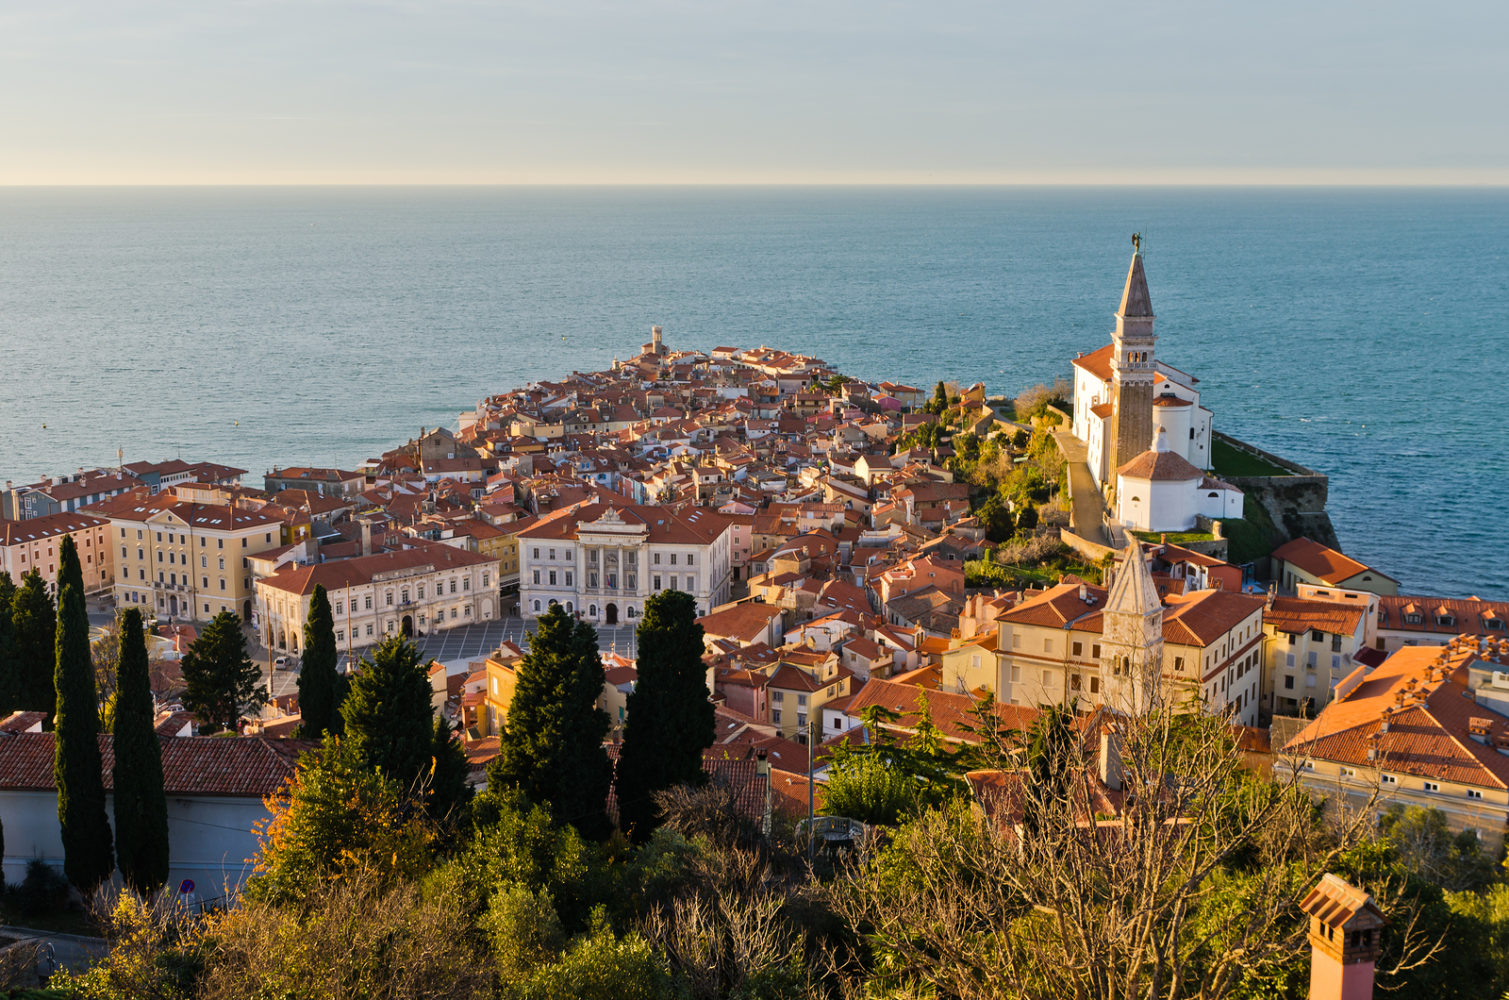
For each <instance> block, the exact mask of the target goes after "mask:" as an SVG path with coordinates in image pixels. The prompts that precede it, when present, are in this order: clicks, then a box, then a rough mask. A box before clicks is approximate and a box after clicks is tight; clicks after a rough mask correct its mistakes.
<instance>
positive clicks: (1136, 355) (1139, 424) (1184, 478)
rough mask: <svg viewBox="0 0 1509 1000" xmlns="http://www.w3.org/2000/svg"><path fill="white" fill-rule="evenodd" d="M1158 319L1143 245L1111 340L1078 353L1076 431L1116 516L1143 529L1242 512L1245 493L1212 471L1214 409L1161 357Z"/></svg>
mask: <svg viewBox="0 0 1509 1000" xmlns="http://www.w3.org/2000/svg"><path fill="white" fill-rule="evenodd" d="M1134 242H1136V241H1135V240H1134ZM1153 321H1154V316H1153V305H1152V298H1151V296H1150V295H1149V294H1148V288H1147V274H1146V272H1145V271H1144V268H1143V262H1142V251H1141V248H1140V246H1139V247H1138V249H1137V251H1136V252H1134V253H1133V254H1132V263H1131V266H1130V267H1128V269H1127V277H1126V285H1125V287H1124V288H1123V289H1122V293H1121V304H1120V306H1119V307H1118V308H1117V310H1116V328H1115V330H1113V331H1112V333H1111V342H1110V343H1109V344H1107V345H1106V346H1104V347H1102V348H1101V349H1100V350H1098V351H1095V352H1093V353H1091V354H1082V355H1080V356H1079V357H1077V358H1075V359H1074V417H1073V425H1072V428H1071V430H1072V432H1073V434H1074V436H1075V437H1077V438H1079V439H1080V440H1081V441H1083V442H1084V443H1085V448H1086V451H1087V452H1088V461H1089V466H1090V474H1091V475H1092V476H1093V477H1094V478H1095V482H1096V484H1097V485H1098V486H1099V487H1100V490H1101V493H1102V494H1103V495H1104V496H1105V497H1106V499H1107V502H1108V503H1109V504H1110V506H1111V509H1112V510H1113V511H1114V512H1115V516H1116V519H1117V520H1118V521H1120V522H1121V523H1122V524H1124V525H1126V526H1127V527H1129V528H1132V529H1135V530H1139V531H1188V530H1190V529H1191V528H1193V527H1194V526H1195V523H1196V519H1197V518H1198V517H1200V516H1205V517H1210V518H1239V517H1241V516H1242V492H1241V491H1240V490H1238V489H1237V488H1236V487H1234V486H1232V485H1231V484H1229V483H1225V482H1222V481H1221V480H1219V479H1217V478H1215V477H1214V476H1211V475H1210V474H1209V472H1208V470H1209V469H1210V465H1211V461H1210V455H1211V417H1212V414H1211V411H1210V410H1208V409H1206V408H1205V407H1204V406H1202V405H1200V390H1199V389H1197V388H1196V385H1197V384H1198V383H1199V380H1198V379H1196V378H1195V377H1194V376H1193V375H1190V374H1189V373H1187V372H1183V371H1180V370H1179V369H1177V368H1175V367H1173V366H1172V365H1170V364H1168V363H1167V362H1164V361H1162V360H1160V359H1159V358H1158V356H1157V336H1156V335H1155V333H1154V331H1153Z"/></svg>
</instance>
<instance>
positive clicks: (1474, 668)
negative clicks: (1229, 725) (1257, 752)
mask: <svg viewBox="0 0 1509 1000" xmlns="http://www.w3.org/2000/svg"><path fill="white" fill-rule="evenodd" d="M1506 671H1509V644H1504V645H1499V644H1497V643H1495V644H1493V645H1492V646H1491V647H1490V648H1488V649H1486V650H1485V649H1484V648H1483V647H1482V646H1480V645H1479V642H1478V641H1477V640H1472V641H1470V642H1469V641H1463V640H1457V641H1454V642H1452V643H1451V644H1449V645H1448V646H1446V647H1444V648H1443V647H1440V646H1407V647H1405V648H1403V649H1401V650H1399V651H1397V652H1395V653H1394V654H1393V655H1392V656H1390V657H1389V658H1388V659H1387V660H1385V661H1384V662H1383V663H1382V664H1381V665H1380V666H1378V667H1376V668H1374V669H1371V670H1369V669H1368V668H1366V667H1358V668H1357V669H1356V670H1354V671H1353V672H1352V673H1351V674H1349V675H1348V676H1347V678H1346V679H1345V680H1344V681H1343V682H1342V684H1341V686H1340V687H1339V688H1338V689H1337V692H1336V698H1335V700H1334V701H1333V702H1332V703H1331V704H1330V705H1329V706H1328V707H1327V708H1326V709H1325V710H1324V711H1322V712H1321V713H1320V715H1319V716H1317V717H1316V718H1315V719H1314V720H1313V721H1312V722H1311V723H1310V724H1309V725H1308V726H1306V727H1305V728H1304V729H1303V730H1301V731H1300V733H1299V734H1298V735H1297V736H1295V737H1294V738H1293V739H1292V740H1290V741H1289V743H1288V744H1287V745H1286V746H1284V747H1283V754H1282V756H1280V757H1279V759H1278V761H1277V762H1275V765H1274V769H1275V772H1276V773H1280V774H1283V773H1289V774H1292V773H1296V772H1297V773H1298V775H1299V780H1300V782H1301V784H1303V785H1304V786H1305V787H1306V788H1308V789H1309V790H1311V791H1312V792H1314V793H1315V794H1316V795H1317V796H1323V797H1324V798H1325V799H1326V801H1327V803H1328V805H1329V806H1330V807H1331V808H1332V809H1340V808H1347V807H1350V808H1352V809H1360V808H1364V807H1366V808H1368V809H1370V810H1373V811H1374V812H1375V813H1377V814H1382V813H1383V812H1384V811H1386V810H1387V809H1388V808H1389V807H1391V806H1394V805H1400V806H1404V807H1409V806H1420V807H1422V808H1426V809H1439V810H1440V811H1441V812H1442V813H1444V814H1445V816H1446V821H1447V824H1448V825H1449V826H1450V828H1451V829H1453V830H1458V831H1460V830H1474V831H1476V832H1477V834H1478V836H1479V838H1481V839H1482V841H1483V842H1484V845H1485V846H1486V847H1487V848H1488V849H1489V850H1494V849H1496V848H1498V846H1499V845H1500V844H1502V843H1503V840H1504V832H1505V826H1506V824H1509V756H1506V754H1509V715H1506V713H1509V672H1506Z"/></svg>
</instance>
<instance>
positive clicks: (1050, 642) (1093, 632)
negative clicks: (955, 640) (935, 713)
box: [943, 541, 1263, 725]
mask: <svg viewBox="0 0 1509 1000" xmlns="http://www.w3.org/2000/svg"><path fill="white" fill-rule="evenodd" d="M1136 545H1137V543H1136V542H1135V541H1133V542H1131V543H1130V546H1136ZM1262 624H1263V600H1262V598H1260V597H1254V596H1251V595H1247V594H1235V593H1231V592H1228V591H1222V590H1203V591H1196V592H1194V593H1192V594H1184V595H1171V596H1169V597H1168V598H1167V603H1166V604H1165V603H1163V602H1161V601H1160V600H1159V598H1158V593H1157V588H1156V587H1155V586H1154V584H1153V580H1152V574H1151V572H1150V571H1149V569H1148V567H1147V563H1146V560H1145V559H1144V558H1143V556H1142V554H1141V552H1140V549H1133V548H1131V547H1129V549H1128V551H1127V552H1126V553H1123V556H1122V563H1121V568H1120V569H1119V570H1118V571H1117V572H1116V577H1115V579H1114V580H1113V582H1112V585H1111V588H1110V589H1109V591H1108V590H1105V589H1103V588H1100V587H1095V586H1090V585H1088V584H1079V583H1060V584H1059V585H1058V586H1056V587H1053V588H1051V589H1050V590H1048V591H1046V592H1044V593H1043V594H1041V595H1039V596H1037V597H1035V598H1032V599H1031V600H1028V601H1024V602H1023V603H1022V604H1019V605H1017V606H1016V607H1014V608H1012V609H1011V610H1010V611H1008V612H1006V613H1004V614H1002V615H1001V616H1000V617H999V620H998V622H997V636H996V663H995V668H996V674H995V677H994V679H993V683H990V684H986V683H982V682H983V681H984V680H985V678H984V677H983V676H982V675H981V673H980V672H979V671H978V669H977V668H974V666H973V659H972V654H964V655H963V656H949V657H947V658H946V659H945V673H944V677H943V685H944V688H945V690H949V691H958V690H974V689H975V688H978V687H988V688H989V689H990V690H992V691H993V692H994V693H995V697H996V701H998V702H1000V703H1003V704H1011V705H1021V706H1025V707H1029V708H1030V707H1040V706H1048V705H1064V704H1066V705H1070V706H1073V707H1075V708H1077V709H1079V710H1088V709H1091V708H1094V707H1096V706H1100V705H1107V706H1109V707H1111V708H1114V709H1116V710H1118V711H1138V710H1140V709H1141V708H1142V707H1144V706H1146V705H1147V704H1148V699H1149V698H1150V697H1151V696H1152V695H1153V694H1154V691H1153V689H1152V678H1154V677H1160V678H1161V680H1160V683H1161V685H1162V686H1163V690H1164V691H1165V692H1166V693H1167V694H1168V695H1169V696H1172V697H1174V698H1177V699H1180V700H1184V701H1191V702H1203V704H1204V705H1205V707H1206V709H1207V710H1208V711H1211V712H1229V713H1230V714H1231V716H1232V718H1233V721H1235V722H1238V723H1241V724H1244V725H1253V724H1255V723H1256V722H1257V713H1258V707H1259V704H1258V702H1259V692H1260V690H1261V687H1260V679H1261V676H1262V669H1261V667H1262V643H1263V628H1262ZM966 665H967V666H966ZM1154 666H1157V667H1158V673H1154V672H1153V670H1152V669H1151V668H1152V667H1154ZM950 668H951V669H950ZM961 685H962V687H961Z"/></svg>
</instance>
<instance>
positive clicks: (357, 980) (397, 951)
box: [199, 872, 492, 1000]
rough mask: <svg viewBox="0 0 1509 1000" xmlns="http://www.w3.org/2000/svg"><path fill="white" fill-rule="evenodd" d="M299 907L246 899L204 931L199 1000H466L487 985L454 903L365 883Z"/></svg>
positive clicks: (364, 877) (312, 894)
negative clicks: (209, 946)
mask: <svg viewBox="0 0 1509 1000" xmlns="http://www.w3.org/2000/svg"><path fill="white" fill-rule="evenodd" d="M300 904H301V905H300V906H298V907H292V906H279V905H277V904H273V903H269V902H265V901H262V900H255V899H249V900H245V901H243V902H242V904H241V905H240V906H238V907H236V908H235V909H232V910H230V911H228V912H226V913H225V914H223V915H221V916H219V917H217V918H215V919H214V920H213V921H211V922H210V924H209V926H208V927H207V931H208V933H209V934H210V935H211V936H212V938H213V940H214V942H215V944H214V950H213V951H212V953H211V954H210V956H209V963H208V968H207V970H206V972H205V975H204V979H203V983H202V987H201V990H200V992H199V997H200V998H201V1000H243V998H246V997H264V998H269V1000H271V998H280V1000H281V998H285V997H288V998H292V997H362V998H366V1000H399V998H405V1000H453V998H455V1000H467V998H472V997H476V998H479V1000H480V998H482V997H485V996H487V995H488V990H489V987H490V986H491V980H492V975H491V973H490V972H489V971H488V969H487V961H486V957H485V956H484V955H483V954H481V953H480V951H479V949H478V948H477V947H476V946H475V945H474V944H473V938H472V935H471V933H470V931H471V925H470V923H469V921H468V920H467V919H466V918H465V917H464V916H463V915H462V914H461V913H460V912H459V910H458V909H457V907H456V905H455V903H454V902H453V901H452V900H450V899H447V898H444V897H442V896H438V895H434V896H431V895H425V894H421V893H420V892H419V890H418V888H417V887H416V886H415V885H414V884H413V883H410V882H402V883H398V884H396V885H391V886H390V885H389V884H387V883H386V882H385V881H384V880H382V879H380V878H378V877H377V876H375V875H374V874H372V873H369V872H361V873H358V874H356V875H354V876H353V877H351V878H350V879H348V880H346V881H344V882H340V883H336V884H332V885H326V886H320V887H316V888H314V889H311V890H310V891H308V892H307V893H306V894H305V895H304V896H303V898H302V899H301V900H300Z"/></svg>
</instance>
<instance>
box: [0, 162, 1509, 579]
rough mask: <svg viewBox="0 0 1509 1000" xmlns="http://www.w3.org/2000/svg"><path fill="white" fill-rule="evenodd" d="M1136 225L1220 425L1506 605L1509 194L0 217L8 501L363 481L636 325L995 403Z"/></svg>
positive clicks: (1115, 278) (1367, 536)
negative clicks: (952, 389) (46, 483)
mask: <svg viewBox="0 0 1509 1000" xmlns="http://www.w3.org/2000/svg"><path fill="white" fill-rule="evenodd" d="M1137 229H1140V230H1142V231H1143V232H1144V234H1145V236H1146V241H1145V244H1144V248H1145V251H1146V255H1147V271H1148V281H1149V284H1150V287H1151V292H1152V297H1153V305H1154V309H1155V311H1156V312H1157V314H1158V333H1159V345H1158V350H1159V355H1160V357H1163V358H1165V359H1167V360H1168V361H1169V362H1170V363H1171V364H1174V365H1176V366H1178V367H1181V368H1183V369H1185V370H1187V371H1190V372H1192V373H1194V374H1196V375H1197V376H1198V377H1199V378H1200V379H1201V380H1202V382H1201V388H1202V390H1203V391H1204V394H1205V395H1204V399H1205V401H1206V402H1207V404H1208V405H1210V406H1211V408H1212V409H1213V410H1214V411H1215V415H1216V416H1215V419H1216V426H1217V427H1218V428H1220V429H1222V430H1225V431H1227V432H1230V433H1233V434H1236V435H1238V436H1240V437H1243V438H1246V439H1248V440H1250V441H1252V442H1254V443H1257V444H1260V445H1262V446H1264V447H1266V448H1268V449H1270V450H1272V451H1276V452H1279V453H1281V454H1285V455H1288V456H1291V457H1293V458H1294V459H1297V460H1298V461H1300V462H1303V463H1305V464H1307V465H1310V466H1312V467H1314V468H1317V469H1320V470H1323V471H1325V472H1327V473H1329V474H1330V476H1331V507H1330V509H1331V514H1332V518H1333V520H1334V521H1335V523H1336V528H1337V531H1338V533H1339V534H1340V537H1341V541H1342V545H1343V547H1344V548H1346V550H1347V551H1348V552H1350V553H1352V554H1353V555H1355V556H1356V557H1357V558H1360V559H1363V560H1364V561H1367V562H1369V563H1372V564H1374V565H1376V566H1378V567H1379V568H1380V569H1383V570H1384V571H1386V572H1388V573H1391V574H1393V575H1395V576H1397V577H1399V578H1400V579H1401V580H1403V581H1404V583H1405V585H1406V587H1407V588H1408V589H1410V590H1414V591H1421V592H1428V593H1441V594H1463V593H1478V594H1481V595H1484V596H1498V597H1503V596H1509V581H1506V566H1509V531H1506V529H1505V526H1504V521H1503V519H1502V516H1501V507H1502V502H1503V501H1502V498H1503V497H1504V495H1505V493H1506V487H1509V420H1506V419H1505V401H1506V397H1509V391H1506V385H1509V378H1506V376H1509V192H1504V191H1376V190H1375V191H1335V190H1313V191H1312V190H1298V191H1295V190H1281V191H1274V190H1262V191H1257V190H1252V191H1246V190H1236V191H1233V190H1199V189H1196V190H1184V191H1170V190H1155V189H1128V190H1078V189H1076V190H1068V189H1065V190H1051V189H1036V190H1034V189H1027V190H915V189H911V190H874V189H870V190H789V189H787V190H780V189H774V190H728V189H694V190H664V189H660V190H632V189H625V190H618V189H614V190H565V189H562V190H550V189H522V190H519V189H459V190H458V189H449V190H446V189H417V190H416V189H393V190H383V189H308V190H297V189H295V190H290V189H260V190H258V189H247V190H235V189H166V190H163V189H159V190H151V189H85V190H66V189H54V190H37V189H7V190H0V234H3V239H0V378H3V383H0V479H14V480H16V481H18V482H20V481H30V480H33V479H36V478H39V477H41V476H43V475H46V474H49V473H54V472H59V471H67V470H70V469H72V468H74V467H75V466H78V465H85V466H94V465H100V464H109V463H113V462H114V460H115V452H116V448H117V447H120V448H123V449H124V450H125V453H126V456H127V460H128V461H132V460H140V459H161V458H168V457H173V456H175V455H178V454H180V453H181V454H182V455H183V457H185V458H206V459H213V460H216V461H221V462H227V463H231V464H234V465H238V466H241V467H242V468H246V469H250V470H252V472H253V475H252V476H250V477H248V478H249V480H250V481H251V482H253V483H258V482H259V477H260V475H261V473H262V472H263V470H264V469H265V468H266V467H267V466H269V465H271V464H273V463H275V462H276V463H281V464H306V463H307V464H320V465H341V466H349V465H351V464H353V463H355V462H358V461H360V460H361V459H364V458H367V457H369V456H373V455H375V454H377V453H378V452H379V451H381V450H383V449H384V448H386V447H390V446H391V445H393V444H394V443H396V442H398V441H401V440H404V439H406V438H407V437H408V436H410V435H411V434H412V433H413V432H415V431H417V430H418V428H419V427H420V426H421V425H428V426H434V425H436V424H446V425H453V424H454V422H455V416H456V414H457V412H459V411H460V410H461V409H463V408H469V407H470V406H471V405H472V404H473V403H474V402H475V401H476V400H477V399H478V398H479V397H481V396H482V395H484V394H486V393H488V392H492V391H497V390H502V389H506V388H510V387H513V386H515V385H518V384H521V383H523V382H526V381H528V380H531V379H534V378H541V377H551V376H555V375H559V374H562V373H564V372H567V371H570V370H571V369H581V370H588V369H596V368H602V367H605V366H607V365H608V364H609V363H610V362H611V361H612V359H613V357H614V355H615V354H617V355H623V356H628V355H631V354H633V353H634V351H635V350H636V348H637V346H638V345H639V344H640V343H642V342H643V341H644V340H645V339H647V336H648V330H649V327H650V325H651V324H652V323H660V324H662V325H663V326H664V327H665V330H666V337H667V340H668V341H669V343H670V344H671V345H673V346H695V347H702V348H709V347H713V346H716V345H719V344H732V345H739V346H753V345H757V344H762V343H764V344H771V345H779V346H782V347H785V348H789V349H792V350H798V351H805V352H811V353H816V354H819V355H821V356H823V357H824V358H826V359H827V360H828V361H829V362H831V363H833V364H835V365H837V366H838V367H839V368H841V369H842V370H844V371H847V372H851V373H854V374H857V375H861V376H866V377H869V376H874V377H891V378H896V379H901V380H906V381H911V382H913V383H919V384H931V383H932V382H934V381H936V380H937V379H938V378H940V377H950V378H957V379H959V380H960V381H962V382H965V383H969V382H973V381H975V380H983V381H985V382H986V383H987V385H988V386H989V388H990V389H991V391H992V392H1004V393H1013V392H1015V391H1017V390H1018V389H1020V388H1022V387H1024V386H1026V385H1029V384H1032V383H1034V382H1038V381H1044V380H1051V379H1052V378H1053V377H1055V376H1059V375H1067V374H1068V372H1069V359H1070V358H1071V357H1073V355H1074V353H1075V352H1076V351H1080V350H1083V351H1090V350H1093V349H1095V348H1097V347H1099V346H1100V345H1102V344H1103V343H1105V342H1106V340H1107V339H1108V337H1107V334H1108V332H1109V331H1110V329H1111V326H1112V319H1111V313H1112V312H1113V311H1114V309H1115V307H1116V303H1117V300H1118V298H1119V296H1120V292H1121V283H1122V279H1123V276H1124V275H1125V272H1126V266H1127V260H1128V256H1129V253H1130V250H1131V247H1130V245H1129V240H1128V237H1129V234H1130V233H1131V232H1132V231H1133V230H1137ZM563 337H564V339H563ZM236 421H239V426H238V425H237V424H236V423H235V422H236ZM43 424H46V429H45V430H44V429H43Z"/></svg>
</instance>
